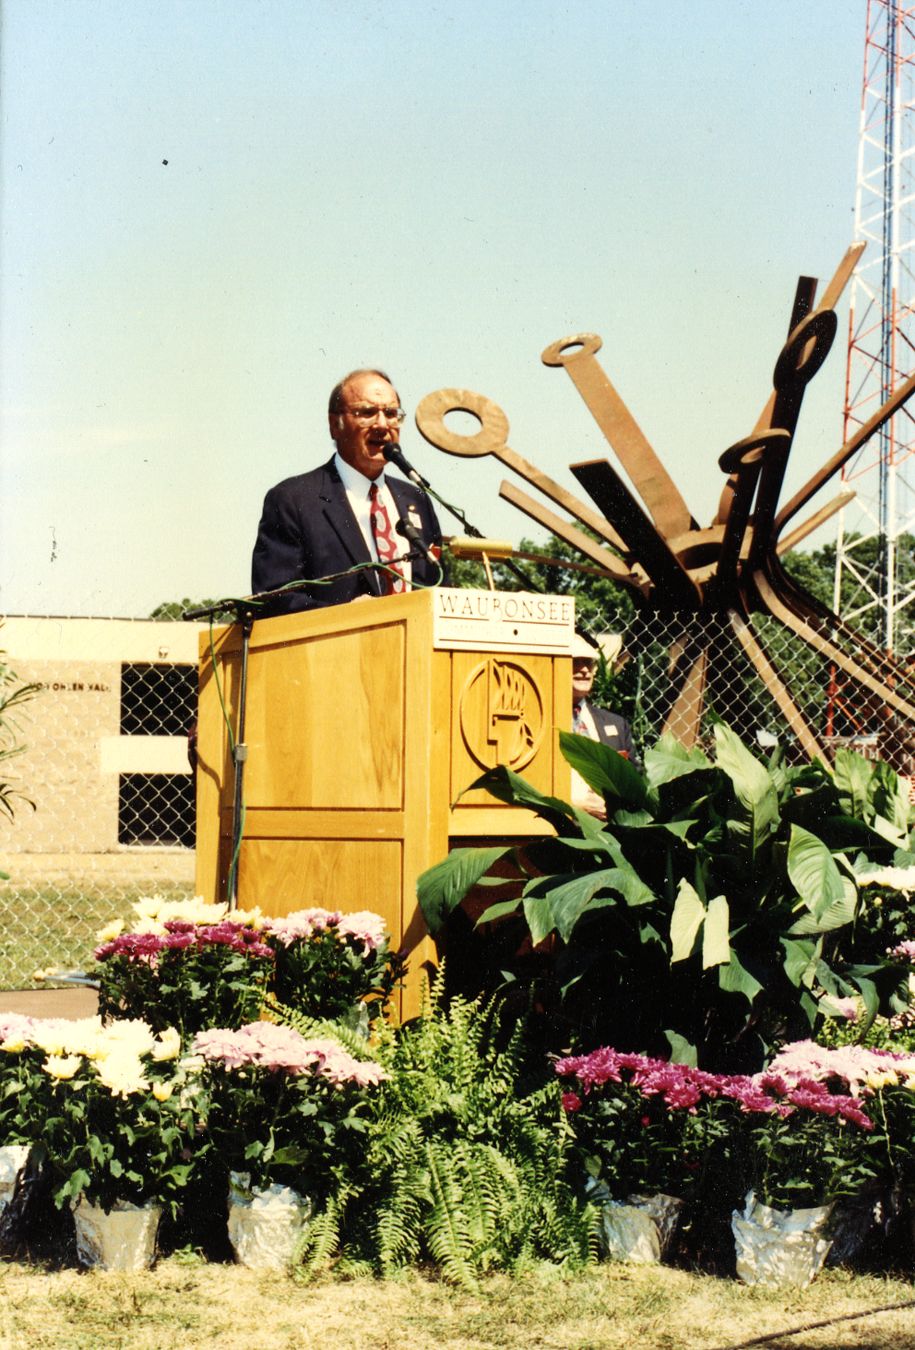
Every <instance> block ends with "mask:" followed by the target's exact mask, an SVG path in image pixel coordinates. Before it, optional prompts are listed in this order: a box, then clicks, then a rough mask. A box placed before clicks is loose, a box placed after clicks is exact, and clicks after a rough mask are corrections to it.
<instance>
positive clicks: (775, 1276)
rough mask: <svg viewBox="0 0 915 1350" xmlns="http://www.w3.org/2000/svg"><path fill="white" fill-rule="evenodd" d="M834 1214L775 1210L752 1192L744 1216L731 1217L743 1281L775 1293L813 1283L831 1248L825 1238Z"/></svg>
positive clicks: (821, 1209) (825, 1208)
mask: <svg viewBox="0 0 915 1350" xmlns="http://www.w3.org/2000/svg"><path fill="white" fill-rule="evenodd" d="M832 1209H833V1206H832V1205H818V1206H817V1207H815V1208H812V1209H790V1210H781V1209H771V1208H770V1207H769V1206H768V1205H764V1204H762V1202H761V1201H759V1200H757V1199H756V1197H755V1196H754V1194H753V1192H752V1191H750V1192H749V1194H748V1195H747V1198H746V1202H745V1205H744V1211H743V1214H739V1213H738V1212H737V1210H736V1209H735V1210H734V1212H733V1214H732V1215H731V1230H732V1232H733V1234H734V1242H735V1244H736V1248H737V1276H738V1278H739V1279H741V1280H743V1282H744V1284H760V1285H768V1286H769V1287H770V1288H781V1287H783V1286H785V1285H807V1284H810V1283H811V1281H812V1280H814V1279H815V1278H816V1276H817V1275H818V1274H819V1273H820V1271H821V1270H822V1268H823V1262H824V1261H825V1260H826V1254H827V1252H828V1251H829V1248H830V1245H831V1242H830V1239H829V1238H827V1237H824V1236H823V1234H824V1230H825V1228H826V1225H827V1223H828V1222H829V1216H830V1214H831V1213H832Z"/></svg>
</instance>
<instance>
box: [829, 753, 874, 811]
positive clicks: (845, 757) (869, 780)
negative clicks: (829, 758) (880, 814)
mask: <svg viewBox="0 0 915 1350" xmlns="http://www.w3.org/2000/svg"><path fill="white" fill-rule="evenodd" d="M833 779H834V781H835V785H836V787H837V788H838V789H839V792H841V793H843V794H844V795H845V796H846V797H848V799H849V814H850V815H852V816H856V817H858V818H859V819H861V820H868V819H869V818H870V816H871V814H872V811H871V800H872V797H873V790H874V786H875V769H874V765H873V764H872V762H871V761H870V760H868V759H865V758H864V756H863V755H858V754H855V752H854V751H853V750H846V749H844V747H843V748H840V749H838V750H837V751H836V760H835V764H834V766H833Z"/></svg>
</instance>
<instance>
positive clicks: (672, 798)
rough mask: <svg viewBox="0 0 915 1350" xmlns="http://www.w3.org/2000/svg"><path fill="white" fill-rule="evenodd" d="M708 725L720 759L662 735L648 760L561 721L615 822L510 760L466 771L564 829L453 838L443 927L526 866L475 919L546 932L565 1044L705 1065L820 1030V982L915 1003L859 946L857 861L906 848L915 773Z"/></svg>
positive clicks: (833, 990) (442, 895) (575, 760)
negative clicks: (529, 778)
mask: <svg viewBox="0 0 915 1350" xmlns="http://www.w3.org/2000/svg"><path fill="white" fill-rule="evenodd" d="M714 735H715V758H714V759H712V758H710V757H709V756H708V755H706V754H705V752H704V751H702V750H700V749H693V750H686V749H684V748H683V747H682V746H681V745H680V744H679V743H678V742H676V741H674V740H672V739H670V738H662V739H661V741H660V742H659V744H658V746H657V747H656V748H655V749H653V750H649V751H648V752H647V754H646V756H645V770H644V773H640V772H638V770H636V769H635V767H634V766H633V765H632V764H630V763H629V762H628V761H627V760H625V759H624V758H622V756H620V755H618V754H617V753H616V752H615V751H613V750H610V749H608V748H607V747H605V746H602V745H599V744H598V743H597V742H594V741H590V740H588V739H587V738H584V737H580V736H573V735H570V734H568V733H565V732H561V733H560V744H561V748H562V751H563V754H564V755H565V757H566V759H568V761H569V762H570V764H571V765H572V766H573V768H575V769H577V770H578V772H579V773H580V774H581V775H582V777H583V778H584V779H585V780H586V782H588V783H589V784H590V785H591V787H592V788H594V790H595V791H596V792H599V793H601V794H602V795H603V797H604V800H605V802H606V807H607V820H606V823H603V822H600V821H598V820H596V819H594V818H592V817H591V816H589V815H587V814H586V813H584V812H582V811H580V810H578V809H576V808H575V807H573V806H571V805H570V804H569V803H567V802H564V801H561V800H560V799H558V798H553V797H546V796H544V795H543V794H541V793H540V792H538V791H537V790H536V789H535V788H533V787H531V785H530V784H529V783H527V782H525V780H524V779H522V778H520V777H519V776H518V775H516V774H514V773H512V771H511V770H509V769H507V768H505V767H501V766H500V767H499V768H496V769H494V770H491V771H490V772H489V773H487V774H484V775H483V777H482V778H480V779H479V780H478V781H477V782H476V783H475V784H474V785H473V786H474V787H475V788H480V787H485V788H487V789H488V790H489V791H490V792H491V793H492V794H493V796H495V797H497V798H498V799H499V800H500V801H504V802H507V803H510V804H512V805H515V806H527V807H529V808H530V809H531V810H532V811H534V812H535V813H536V814H537V815H539V816H540V817H541V818H542V819H543V820H544V821H545V822H546V824H547V825H548V826H549V827H550V829H551V830H552V831H553V833H552V834H551V835H546V836H544V837H543V838H540V839H535V840H534V841H533V842H530V843H525V844H522V845H517V846H514V847H507V848H474V849H457V850H455V851H454V852H453V853H452V854H451V855H450V856H449V857H448V858H447V859H445V860H444V861H443V862H442V863H439V864H438V865H437V866H436V867H433V868H431V869H430V870H429V871H427V872H426V873H424V874H423V876H422V877H421V878H420V882H419V897H420V902H421V905H422V908H423V911H424V913H425V916H426V919H427V921H428V923H429V925H430V928H431V929H432V931H433V932H436V933H438V932H441V931H443V930H444V929H445V928H446V926H447V923H448V920H449V916H450V915H451V914H452V913H453V911H455V910H456V909H457V908H458V907H459V906H460V905H461V902H462V901H463V900H464V898H465V896H467V894H468V893H469V892H470V891H471V890H472V889H474V888H475V887H479V886H480V885H481V884H482V885H486V884H487V883H488V884H496V883H497V882H498V883H499V884H502V885H504V884H505V875H506V868H507V867H508V866H512V867H513V868H514V871H515V877H516V885H515V888H514V892H513V894H512V896H511V897H510V898H509V899H507V900H499V901H497V902H496V903H494V904H491V905H490V906H489V908H488V910H487V911H486V913H485V914H484V915H483V920H482V921H483V922H488V923H494V922H496V921H499V922H502V923H505V922H516V923H519V924H520V926H521V930H522V932H526V934H527V936H528V938H529V941H530V942H531V943H533V944H534V945H535V947H536V946H537V945H540V944H544V943H545V942H546V940H547V939H549V945H551V946H552V948H553V952H552V957H551V961H550V969H549V976H548V978H547V979H546V982H544V978H543V976H542V974H541V976H540V984H541V988H540V995H539V996H540V998H541V1000H542V1001H543V1000H547V1001H548V1000H549V999H551V998H552V999H553V1000H554V1003H553V1006H552V1012H553V1016H554V1019H558V1020H556V1021H554V1029H555V1034H556V1035H557V1036H558V1038H559V1044H560V1045H561V1044H566V1043H568V1041H569V1039H571V1038H578V1039H579V1040H580V1041H582V1042H584V1043H585V1044H591V1045H596V1044H600V1043H605V1044H606V1043H610V1044H615V1045H617V1046H619V1047H620V1048H628V1049H633V1050H642V1051H647V1052H650V1053H656V1054H659V1053H668V1052H669V1050H670V1048H671V1047H672V1048H673V1052H674V1055H675V1057H676V1058H679V1059H681V1060H684V1061H691V1062H699V1063H701V1064H702V1065H703V1066H704V1067H708V1068H720V1069H731V1070H734V1069H740V1070H749V1069H755V1068H758V1067H759V1066H760V1064H761V1063H762V1062H763V1059H764V1058H765V1055H766V1053H767V1051H768V1050H769V1049H770V1048H771V1047H772V1046H774V1045H777V1044H780V1043H782V1042H783V1041H785V1040H790V1039H795V1038H797V1037H801V1036H803V1035H806V1034H809V1030H810V1027H811V1025H813V1024H814V1023H815V1021H816V1018H817V1015H818V1000H819V998H820V997H821V996H822V995H823V994H824V993H826V994H829V995H831V996H833V997H842V996H848V995H850V994H860V995H861V997H862V998H863V1000H864V1002H865V1005H866V1007H867V1010H868V1015H870V1016H873V1015H874V1014H875V1013H876V1012H877V1010H878V1008H885V1007H887V1006H890V1005H892V1004H893V1001H894V1000H896V1002H897V1003H898V1004H899V1005H900V1006H901V1003H902V1001H904V993H903V991H902V989H901V984H900V977H899V973H898V971H895V972H894V971H893V970H892V969H891V967H890V966H889V965H888V964H887V963H886V962H884V961H882V960H879V959H875V958H874V957H873V953H872V952H869V953H868V956H869V957H870V959H869V960H867V961H858V960H856V959H855V952H854V940H855V936H856V919H857V916H858V906H859V901H858V886H857V884H856V880H855V877H856V870H857V871H860V870H863V869H864V868H866V867H869V866H872V864H873V862H874V861H878V862H888V861H895V862H897V863H907V862H909V861H911V855H910V853H909V849H910V846H911V843H910V838H909V826H910V812H911V808H910V804H909V800H908V785H907V784H906V783H904V782H903V781H902V780H901V779H899V778H898V777H897V775H896V774H895V773H893V772H892V770H890V769H889V768H888V767H887V766H885V765H883V764H878V763H873V762H870V761H868V760H865V759H863V758H862V757H861V756H858V755H855V754H852V753H850V752H848V751H840V752H839V754H838V755H837V758H836V763H835V766H834V767H833V768H829V767H827V766H826V765H824V764H822V763H819V762H815V763H813V764H808V765H803V766H789V765H787V764H786V763H784V762H783V760H782V759H781V758H780V757H779V755H778V753H777V752H776V753H775V754H774V755H773V756H772V757H770V759H769V761H768V762H767V763H763V762H762V761H761V760H760V759H758V758H757V757H756V756H755V755H754V754H752V753H751V751H750V750H749V749H748V748H747V747H746V746H745V745H744V744H743V742H742V741H741V740H740V738H739V737H738V736H737V735H736V734H735V733H734V732H733V731H732V730H731V729H729V728H728V727H726V726H724V725H721V724H719V725H717V726H716V727H715V730H714ZM496 873H498V876H497V875H496ZM519 936H520V934H519ZM513 973H517V972H512V971H509V974H513Z"/></svg>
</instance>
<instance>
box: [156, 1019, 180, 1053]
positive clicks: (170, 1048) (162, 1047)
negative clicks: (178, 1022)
mask: <svg viewBox="0 0 915 1350" xmlns="http://www.w3.org/2000/svg"><path fill="white" fill-rule="evenodd" d="M180 1054H181V1036H180V1035H179V1033H178V1030H177V1028H176V1027H166V1028H165V1030H164V1031H163V1032H162V1034H161V1035H160V1036H159V1039H158V1041H157V1043H156V1044H155V1045H154V1046H153V1052H152V1057H153V1059H156V1060H164V1059H177V1058H178V1056H179V1055H180Z"/></svg>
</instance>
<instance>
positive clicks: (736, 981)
mask: <svg viewBox="0 0 915 1350" xmlns="http://www.w3.org/2000/svg"><path fill="white" fill-rule="evenodd" d="M718 988H719V989H724V990H725V991H726V992H727V993H729V994H743V996H744V998H745V999H746V1000H747V1002H748V1003H752V1002H753V1000H754V999H755V998H756V995H757V994H759V993H761V992H762V985H761V984H760V982H759V980H757V979H755V978H754V976H752V975H751V974H750V972H749V971H748V970H747V969H745V967H744V966H743V965H741V963H740V961H739V959H738V957H737V953H736V952H735V951H734V948H733V947H732V948H731V959H730V961H728V963H727V965H723V966H719V967H718Z"/></svg>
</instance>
